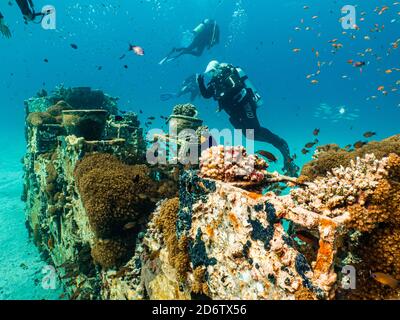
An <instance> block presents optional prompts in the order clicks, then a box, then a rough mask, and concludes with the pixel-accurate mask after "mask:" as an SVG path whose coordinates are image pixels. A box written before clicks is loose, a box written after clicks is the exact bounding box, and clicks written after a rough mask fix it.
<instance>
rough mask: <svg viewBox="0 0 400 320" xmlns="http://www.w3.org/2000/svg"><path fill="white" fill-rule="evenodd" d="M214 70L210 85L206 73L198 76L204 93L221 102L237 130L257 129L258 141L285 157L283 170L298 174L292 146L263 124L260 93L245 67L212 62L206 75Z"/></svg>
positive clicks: (222, 108)
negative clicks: (258, 114) (259, 108)
mask: <svg viewBox="0 0 400 320" xmlns="http://www.w3.org/2000/svg"><path fill="white" fill-rule="evenodd" d="M208 73H211V75H212V78H211V80H210V82H209V84H208V85H207V86H206V85H205V80H204V75H199V76H198V79H197V80H198V84H199V87H200V92H201V94H202V96H203V97H204V98H206V99H210V98H214V100H216V101H218V104H219V109H220V110H225V111H226V113H228V115H229V116H230V118H229V120H230V122H231V124H232V125H233V127H234V128H235V129H241V130H242V131H243V134H244V135H246V129H253V130H254V138H255V140H257V141H262V142H266V143H269V144H272V145H273V146H274V147H275V148H277V149H278V150H279V151H280V152H281V154H282V155H283V159H284V168H283V169H284V170H285V171H286V173H287V174H288V175H290V176H297V175H298V171H299V168H298V167H297V166H296V165H295V164H294V162H293V159H292V158H291V156H290V151H289V146H288V144H287V142H286V141H285V140H283V139H282V138H280V137H279V136H277V135H276V134H274V133H272V132H271V131H270V130H268V129H266V128H264V127H262V126H261V125H260V122H259V121H258V118H257V108H258V106H259V105H261V96H260V95H259V94H258V93H257V91H256V90H255V88H254V87H253V86H252V85H251V83H250V81H249V80H248V77H247V76H246V75H245V74H244V72H243V70H242V69H240V68H237V67H234V66H232V65H230V64H224V63H219V62H217V61H211V62H210V63H209V65H208V67H207V70H206V74H208Z"/></svg>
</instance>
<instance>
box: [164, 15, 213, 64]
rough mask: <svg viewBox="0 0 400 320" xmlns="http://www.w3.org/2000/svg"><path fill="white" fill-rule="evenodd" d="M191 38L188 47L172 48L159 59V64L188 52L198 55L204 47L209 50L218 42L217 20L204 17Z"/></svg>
mask: <svg viewBox="0 0 400 320" xmlns="http://www.w3.org/2000/svg"><path fill="white" fill-rule="evenodd" d="M192 33H193V40H192V42H191V44H190V45H189V46H188V47H183V48H173V49H172V50H171V52H170V53H169V54H168V55H167V56H166V57H165V58H164V59H162V60H161V61H160V64H164V63H166V62H170V61H173V60H175V59H177V58H179V57H180V56H182V55H185V54H190V55H193V56H196V57H200V56H201V55H202V54H203V52H204V50H205V48H207V49H208V50H210V49H211V48H212V47H213V46H215V45H217V44H218V43H219V38H220V30H219V26H218V24H217V22H216V21H215V20H212V19H205V20H204V21H203V22H202V23H200V24H199V25H198V26H197V27H196V28H195V29H194V30H193V31H192Z"/></svg>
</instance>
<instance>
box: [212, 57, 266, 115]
mask: <svg viewBox="0 0 400 320" xmlns="http://www.w3.org/2000/svg"><path fill="white" fill-rule="evenodd" d="M212 84H213V86H214V94H215V99H216V100H217V101H219V100H225V99H227V100H228V99H230V100H234V101H235V102H240V101H241V100H242V99H244V97H245V96H246V95H247V94H248V93H249V91H250V94H251V95H252V98H253V100H254V102H255V103H256V104H257V107H259V106H261V105H262V99H261V96H260V95H259V93H258V92H257V90H256V89H255V87H254V86H253V84H252V83H251V82H250V80H249V78H248V76H247V75H246V73H245V72H244V71H243V70H242V69H241V68H238V67H234V66H233V65H231V64H221V65H220V66H219V67H218V69H217V72H216V74H215V75H214V77H213V80H212Z"/></svg>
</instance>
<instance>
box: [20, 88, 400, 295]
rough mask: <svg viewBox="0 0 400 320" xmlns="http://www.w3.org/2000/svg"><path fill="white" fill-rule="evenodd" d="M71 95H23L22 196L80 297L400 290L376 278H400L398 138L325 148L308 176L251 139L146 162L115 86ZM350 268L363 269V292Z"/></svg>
mask: <svg viewBox="0 0 400 320" xmlns="http://www.w3.org/2000/svg"><path fill="white" fill-rule="evenodd" d="M77 90H82V89H80V88H72V89H69V92H75V91H77ZM85 92H87V93H86V94H88V95H89V96H90V95H91V94H92V92H93V91H91V90H86V91H85ZM97 95H99V94H98V93H97ZM97 95H96V96H97ZM64 99H65V97H64V96H61V97H59V96H57V95H54V96H50V97H47V98H32V99H29V100H27V101H26V137H27V147H28V149H27V153H26V155H25V157H24V169H25V185H24V195H23V198H24V201H25V202H26V219H27V222H28V223H27V225H28V227H29V229H30V231H31V234H32V237H33V241H34V243H35V244H36V245H37V247H38V248H39V250H40V251H41V252H42V253H43V256H44V257H45V258H46V259H47V261H48V262H49V263H50V264H52V265H54V266H55V268H56V270H57V272H58V274H59V277H60V281H61V282H62V283H63V286H64V288H65V290H66V293H67V294H68V296H69V297H71V298H74V299H195V298H209V299H218V300H219V299H224V300H225V299H226V300H230V299H244V300H246V299H251V300H256V299H268V300H270V299H299V300H302V299H395V298H398V297H399V293H400V291H399V289H398V288H392V287H390V286H384V285H382V284H381V283H379V282H378V281H371V279H370V278H371V275H370V273H371V270H373V271H374V272H379V273H382V274H390V275H393V277H395V278H396V277H400V274H399V268H398V267H399V262H400V260H399V252H400V251H399V250H398V249H399V248H398V244H399V236H398V234H399V229H398V227H399V221H400V207H399V203H400V201H399V200H400V186H399V179H400V152H399V150H400V148H399V146H400V137H399V136H393V137H391V138H389V139H386V140H382V141H380V142H374V143H370V144H368V145H366V146H364V147H363V148H362V149H358V150H356V151H346V150H343V149H340V148H339V147H336V146H327V147H320V148H319V149H318V153H316V154H315V159H314V160H312V161H311V162H310V163H309V164H307V165H306V166H304V168H303V171H302V175H301V176H300V177H299V178H297V179H296V178H292V177H288V176H284V175H281V174H279V173H278V172H274V171H271V170H270V166H269V164H268V162H267V161H265V160H264V159H262V158H261V157H260V156H258V155H252V154H248V153H247V152H246V149H245V148H244V147H226V146H225V147H224V146H222V145H219V146H213V147H210V148H208V149H206V150H203V152H202V154H201V156H200V157H199V165H198V166H197V167H196V166H190V167H188V166H185V165H179V164H178V165H176V164H166V165H149V164H147V163H146V157H145V154H146V142H145V137H144V132H143V129H142V128H141V125H140V122H139V121H138V118H137V115H136V114H134V113H127V114H124V115H122V116H118V115H117V114H118V107H117V104H116V99H114V98H111V97H109V96H107V95H106V94H103V100H102V101H103V102H102V104H101V106H96V109H91V108H87V106H81V107H79V104H75V105H73V106H71V105H70V104H69V103H68V102H67V101H65V100H64ZM84 99H86V100H88V99H90V98H89V97H84ZM70 103H71V101H70ZM75 103H79V102H75ZM89 105H90V104H89ZM97 108H100V109H97ZM187 108H189V109H187ZM187 108H186V110H194V111H195V110H196V109H195V107H194V106H193V105H190V107H187ZM179 110H181V112H182V110H185V109H184V108H183V105H181V106H177V107H175V109H174V110H173V113H172V116H171V117H174V115H176V114H177V111H179ZM60 114H61V117H60ZM195 114H197V111H195V113H193V112H192V113H191V114H190V115H189V114H188V115H186V116H184V117H188V118H184V119H185V121H184V122H183V125H185V124H186V126H189V127H190V126H191V124H190V123H191V122H190V121H188V119H190V117H191V116H194V115H195ZM57 117H60V118H59V120H57ZM70 117H73V118H74V119H73V120H71V118H70ZM117 117H118V118H117ZM51 119H52V120H51ZM82 122H83V123H86V122H89V124H85V125H84V127H85V128H86V129H85V130H79V129H78V128H80V126H81V125H82ZM199 123H200V122H199ZM180 125H182V123H181V124H180ZM87 128H90V131H88V130H87ZM181 129H183V128H181ZM93 137H96V138H97V139H96V140H93V139H92V138H93ZM165 141H169V139H168V138H167V137H165ZM198 143H199V145H200V144H201V137H200V138H199V142H198ZM335 157H338V158H339V159H342V160H336V158H335ZM329 159H335V160H329ZM282 183H284V184H286V185H287V186H288V188H290V192H289V193H288V194H286V195H282V194H281V193H280V192H277V191H278V189H276V186H277V184H282ZM346 266H347V267H348V266H352V267H354V268H355V269H356V270H357V278H356V283H355V289H352V290H347V289H346V288H347V287H346V285H350V282H351V281H352V280H351V279H350V278H349V277H348V274H347V273H346V272H344V271H343V270H344V268H346Z"/></svg>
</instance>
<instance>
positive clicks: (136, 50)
mask: <svg viewBox="0 0 400 320" xmlns="http://www.w3.org/2000/svg"><path fill="white" fill-rule="evenodd" d="M129 51H133V52H134V53H135V54H136V55H138V56H144V50H143V48H142V47H139V46H136V45H132V44H130V45H129Z"/></svg>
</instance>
